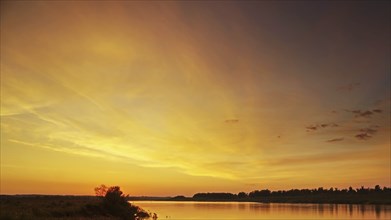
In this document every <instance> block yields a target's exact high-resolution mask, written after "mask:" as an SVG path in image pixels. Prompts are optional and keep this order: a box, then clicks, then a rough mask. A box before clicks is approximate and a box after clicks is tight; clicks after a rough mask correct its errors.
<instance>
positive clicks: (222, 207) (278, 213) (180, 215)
mask: <svg viewBox="0 0 391 220" xmlns="http://www.w3.org/2000/svg"><path fill="white" fill-rule="evenodd" d="M135 204H136V205H138V206H140V207H142V208H143V209H145V210H147V211H149V212H151V213H157V214H158V216H159V219H166V218H167V219H173V220H174V219H199V220H202V219H253V220H255V219H387V220H388V219H391V205H351V204H346V205H345V204H286V203H272V204H268V203H251V202H156V201H155V202H154V201H137V202H135Z"/></svg>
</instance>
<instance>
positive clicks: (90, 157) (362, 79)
mask: <svg viewBox="0 0 391 220" xmlns="http://www.w3.org/2000/svg"><path fill="white" fill-rule="evenodd" d="M389 8H390V3H389V2H365V1H360V2H358V3H353V2H350V3H349V2H348V3H343V2H321V1H316V2H312V3H311V2H298V1H297V2H295V1H290V2H268V1H261V2H224V1H222V2H220V1H218V2H183V3H181V2H176V1H174V2H133V1H129V2H128V1H118V2H109V1H96V2H92V1H83V2H77V1H72V2H70V1H54V2H49V1H42V2H41V1H2V2H1V188H0V192H1V194H16V193H42V194H92V193H93V188H94V187H95V186H97V185H100V184H101V183H104V184H107V185H120V186H121V187H122V188H123V189H124V191H125V192H126V193H129V194H131V195H160V196H161V195H177V194H183V195H192V194H194V193H196V192H203V191H227V192H235V193H236V192H239V191H251V190H255V189H262V188H269V189H290V188H315V187H319V186H323V187H332V186H333V187H348V186H350V185H351V186H353V187H359V186H362V185H363V186H371V187H373V186H374V185H376V184H380V185H382V186H390V185H391V183H390V178H391V176H390V175H391V174H390V173H391V170H390V165H391V164H390V136H389V134H390V61H389V60H390V50H389V48H390V29H389V27H390V10H389Z"/></svg>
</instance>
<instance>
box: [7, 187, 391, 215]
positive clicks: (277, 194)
mask: <svg viewBox="0 0 391 220" xmlns="http://www.w3.org/2000/svg"><path fill="white" fill-rule="evenodd" d="M95 194H96V196H66V195H63V196H60V195H0V219H1V220H3V219H4V220H14V219H31V220H34V219H64V220H65V219H67V220H71V219H79V220H83V219H97V220H109V219H119V220H121V219H124V220H142V219H157V215H156V214H155V213H147V212H146V211H144V210H143V209H142V207H138V206H135V205H132V204H131V203H130V201H146V200H148V201H184V202H186V201H198V202H261V203H320V204H322V203H324V204H325V203H329V204H376V205H391V188H387V187H383V188H381V187H380V186H379V185H377V186H375V187H374V188H364V187H361V188H359V189H353V188H352V187H349V188H348V189H337V188H330V189H323V188H322V187H319V188H317V189H291V190H287V191H285V190H279V191H270V190H268V189H263V190H254V191H252V192H249V193H245V192H240V193H238V194H233V193H196V194H194V195H193V196H192V197H185V196H175V197H148V196H142V197H134V196H129V195H124V194H123V192H122V191H121V190H120V187H118V186H114V187H106V186H104V185H101V186H99V187H96V188H95Z"/></svg>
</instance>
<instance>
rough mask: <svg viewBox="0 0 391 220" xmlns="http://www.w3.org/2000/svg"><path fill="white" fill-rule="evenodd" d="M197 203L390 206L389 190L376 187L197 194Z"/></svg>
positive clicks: (390, 189) (390, 195) (390, 191)
mask: <svg viewBox="0 0 391 220" xmlns="http://www.w3.org/2000/svg"><path fill="white" fill-rule="evenodd" d="M192 199H193V200H197V201H257V202H306V203H307V202H308V203H373V204H391V188H388V187H383V188H381V187H380V186H379V185H376V186H375V187H374V188H364V187H361V188H358V189H353V188H352V187H349V188H348V189H338V188H330V189H324V188H323V187H319V188H317V189H291V190H278V191H270V190H268V189H263V190H254V191H252V192H250V193H245V192H240V193H238V194H232V193H197V194H195V195H194V196H193V198H192Z"/></svg>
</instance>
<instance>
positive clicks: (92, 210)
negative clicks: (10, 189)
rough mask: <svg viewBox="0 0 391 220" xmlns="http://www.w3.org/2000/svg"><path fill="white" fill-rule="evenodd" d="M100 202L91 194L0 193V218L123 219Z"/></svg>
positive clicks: (4, 219) (32, 219)
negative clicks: (111, 212)
mask: <svg viewBox="0 0 391 220" xmlns="http://www.w3.org/2000/svg"><path fill="white" fill-rule="evenodd" d="M101 202H102V201H101V199H100V198H97V197H92V196H91V197H90V196H33V195H32V196H6V195H1V196H0V219H1V220H6V219H9V220H13V219H26V220H27V219H28V220H30V219H31V220H35V219H64V220H71V219H79V220H83V219H97V220H109V219H110V220H111V219H124V218H119V217H115V216H113V215H110V214H109V213H107V212H105V210H104V209H102V208H101ZM129 219H131V218H129Z"/></svg>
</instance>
